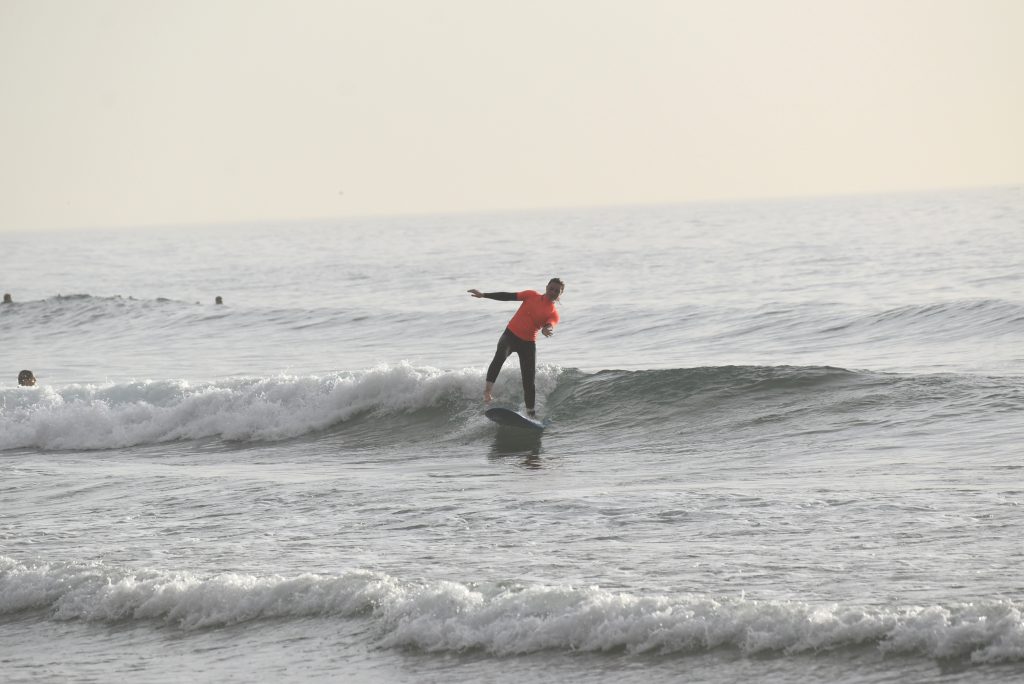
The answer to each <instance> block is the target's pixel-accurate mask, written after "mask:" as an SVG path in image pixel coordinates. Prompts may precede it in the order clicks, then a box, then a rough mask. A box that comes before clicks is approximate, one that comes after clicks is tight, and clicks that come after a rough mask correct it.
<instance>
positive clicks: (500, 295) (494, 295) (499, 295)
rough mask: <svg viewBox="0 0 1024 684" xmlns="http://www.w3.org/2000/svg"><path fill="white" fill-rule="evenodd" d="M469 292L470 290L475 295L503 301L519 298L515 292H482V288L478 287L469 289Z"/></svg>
mask: <svg viewBox="0 0 1024 684" xmlns="http://www.w3.org/2000/svg"><path fill="white" fill-rule="evenodd" d="M467 292H469V294H471V295H473V296H474V297H485V298H487V299H497V300H499V301H502V302H514V301H516V299H517V298H516V293H515V292H481V291H480V290H477V289H473V290H467Z"/></svg>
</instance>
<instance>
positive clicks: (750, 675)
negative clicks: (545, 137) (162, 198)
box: [0, 188, 1024, 683]
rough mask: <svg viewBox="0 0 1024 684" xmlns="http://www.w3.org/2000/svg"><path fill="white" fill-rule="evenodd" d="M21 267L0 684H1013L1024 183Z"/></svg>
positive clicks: (139, 236)
mask: <svg viewBox="0 0 1024 684" xmlns="http://www.w3.org/2000/svg"><path fill="white" fill-rule="evenodd" d="M4 242H5V255H6V258H5V267H4V269H3V273H2V275H0V289H2V291H3V292H9V293H11V295H12V299H13V303H12V304H4V305H0V360H2V364H0V472H2V474H3V477H2V480H0V679H2V680H3V681H11V682H19V681H26V682H27V681H117V680H127V679H131V680H132V681H140V682H176V681H182V680H186V679H191V680H197V681H254V680H256V681H282V680H283V681H339V680H342V681H360V682H371V681H373V682H380V681H387V682H430V681H466V682H476V681H490V682H513V681H514V682H519V681H522V680H523V679H524V678H528V679H533V680H536V681H552V682H554V681H558V682H563V681H579V682H584V681H585V682H594V681H606V682H650V681H666V682H667V681H701V682H715V683H718V682H722V683H724V682H733V681H740V680H755V681H773V682H775V681H777V682H805V681H819V680H831V681H836V682H879V681H922V682H932V681H935V682H941V681H992V682H995V681H1013V680H1016V679H1019V678H1021V677H1024V580H1022V579H1021V575H1020V571H1019V569H1020V567H1021V564H1022V562H1024V547H1022V546H1021V543H1020V539H1021V538H1024V518H1022V515H1021V512H1022V509H1021V506H1022V502H1024V479H1022V476H1024V463H1022V458H1021V457H1022V454H1024V452H1022V449H1021V444H1022V443H1024V352H1022V349H1024V188H994V189H983V190H964V191H946V192H936V193H922V194H915V195H888V196H858V197H837V198H819V199H807V200H776V201H750V202H735V203H720V204H691V205H673V206H637V207H618V208H593V209H578V210H561V211H536V212H518V213H504V214H487V215H449V216H409V217H390V218H366V219H345V220H335V221H327V220H319V221H291V222H279V223H262V224H244V225H219V226H165V227H159V228H137V229H122V230H98V229H97V230H82V231H69V232H60V233H41V234H35V233H17V232H13V233H7V234H5V236H4ZM551 277H560V278H562V279H563V280H564V281H565V282H566V285H567V287H566V291H565V294H564V295H563V298H562V301H561V302H560V303H559V310H560V314H561V318H562V322H561V324H560V325H559V326H558V329H557V331H556V334H555V336H554V337H552V338H550V339H541V340H539V341H538V362H539V365H538V373H537V396H538V409H539V412H540V413H541V415H542V416H543V417H544V418H545V420H546V421H547V422H548V428H547V429H546V430H545V431H544V432H543V434H540V435H538V434H534V433H521V432H519V431H516V430H512V429H504V428H503V429H499V428H498V427H497V426H496V425H494V424H493V423H491V422H490V421H488V420H487V419H486V418H485V417H484V416H483V415H482V409H483V405H482V402H481V396H482V390H483V380H484V370H485V369H486V366H487V364H488V362H489V361H490V357H491V355H492V354H493V351H494V347H495V345H496V343H497V340H498V337H499V335H500V334H501V331H502V329H503V328H504V326H505V324H506V323H507V321H508V319H509V318H510V317H511V316H512V314H513V313H514V311H515V305H514V303H509V302H497V301H492V300H479V299H474V298H472V297H470V296H469V295H468V294H467V292H466V291H467V290H468V289H470V288H479V289H481V290H484V291H514V290H523V289H534V290H542V289H543V287H544V285H545V283H546V282H547V280H548V279H549V278H551ZM216 296H223V299H224V304H223V305H217V304H215V303H214V298H215V297H216ZM22 369H31V370H32V371H33V372H34V373H35V375H36V377H37V378H38V384H37V385H36V386H35V387H19V386H17V381H16V379H17V376H18V372H19V371H20V370H22ZM495 395H496V396H495V401H496V403H498V404H499V405H506V406H510V407H513V408H521V402H522V389H521V386H520V381H519V369H518V365H517V362H516V357H512V359H510V360H509V362H507V363H506V365H505V368H504V370H503V371H502V374H501V376H500V377H499V380H498V383H497V386H496V391H495Z"/></svg>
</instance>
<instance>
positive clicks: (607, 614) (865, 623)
mask: <svg viewBox="0 0 1024 684" xmlns="http://www.w3.org/2000/svg"><path fill="white" fill-rule="evenodd" d="M1022 610H1024V603H1021V602H1017V601H1011V600H991V601H984V602H978V603H966V604H959V603H958V604H952V605H948V606H905V607H896V608H894V607H877V606H873V607H866V606H855V605H837V604H831V605H820V604H810V603H805V602H800V601H753V600H747V599H744V598H712V597H708V596H697V595H692V594H678V595H656V596H637V595H634V594H629V593H624V592H612V591H608V590H604V589H601V588H599V587H574V586H528V587H521V586H512V587H508V586H505V587H502V586H473V585H466V584H461V583H458V582H449V581H434V582H405V581H401V580H399V579H396V578H394V577H390V576H388V575H385V574H383V573H376V572H367V571H359V570H355V571H351V572H347V573H344V574H341V575H334V576H324V575H312V574H304V575H299V576H296V577H290V578H289V577H281V576H278V575H270V576H264V577H259V576H254V575H246V574H236V573H232V574H221V575H213V576H205V577H204V576H200V575H197V574H193V573H169V572H163V571H159V570H146V571H138V572H132V571H127V570H122V569H119V568H113V567H110V566H105V565H101V564H95V563H78V564H76V563H67V564H25V563H19V562H16V561H15V560H13V559H10V558H5V557H0V615H10V614H13V613H18V612H21V611H46V612H48V613H49V614H50V616H51V617H52V618H54V619H58V620H75V619H77V620H90V621H104V622H107V621H123V620H154V621H159V622H163V623H166V624H169V625H174V626H177V627H180V628H182V629H185V630H193V629H200V628H216V627H221V626H225V625H231V624H236V623H240V622H246V621H252V620H260V619H270V618H275V619H279V618H301V617H325V618H329V617H347V618H350V617H357V616H360V617H365V618H366V619H369V620H371V621H372V622H373V623H374V625H375V627H376V629H377V633H378V635H379V645H380V646H383V647H393V648H398V647H415V648H420V649H424V650H428V651H462V650H465V649H481V650H484V651H487V652H490V653H494V654H499V655H511V654H521V653H534V652H537V651H543V650H578V651H607V650H617V649H623V650H627V651H630V652H647V651H655V652H660V653H675V652H693V651H704V650H709V649H714V648H721V647H729V648H735V649H737V650H739V651H741V652H743V653H746V654H756V653H764V652H775V653H783V654H792V653H815V652H823V651H831V650H836V649H842V648H854V647H862V646H875V647H877V648H879V649H881V650H882V651H885V652H891V653H900V654H905V655H921V656H926V657H930V658H937V659H946V658H963V659H968V658H969V659H970V660H971V661H973V662H976V663H992V662H1010V661H1020V660H1024V620H1022Z"/></svg>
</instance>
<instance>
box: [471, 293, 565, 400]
mask: <svg viewBox="0 0 1024 684" xmlns="http://www.w3.org/2000/svg"><path fill="white" fill-rule="evenodd" d="M564 291H565V283H563V282H562V281H561V279H559V278H552V279H551V280H549V281H548V285H547V287H546V288H544V294H540V293H539V292H536V291H535V290H523V291H522V292H481V291H480V290H469V294H471V295H473V296H474V297H485V298H487V299H496V300H498V301H502V302H515V301H520V302H522V304H520V305H519V310H518V311H516V313H515V315H514V316H512V320H510V321H509V322H508V327H506V328H505V332H503V333H502V334H501V337H500V338H498V348H497V350H495V352H494V359H493V360H492V361H491V365H490V366H489V367H488V368H487V381H486V382H485V383H484V402H486V403H490V402H491V398H492V397H491V390H493V389H494V381H495V380H497V379H498V373H500V372H501V367H502V365H504V363H505V359H507V358H508V357H509V356H511V355H512V353H513V352H515V353H516V354H519V368H520V370H521V371H522V374H523V400H524V402H525V403H526V413H527V415H529V416H530V417H531V418H534V417H536V415H537V414H536V412H535V411H534V408H533V405H534V398H535V396H536V390H535V388H534V383H533V380H534V375H535V374H536V372H537V333H538V332H541V333H543V334H544V337H551V336H552V335H554V334H555V326H556V325H558V309H556V308H555V302H557V301H558V298H559V297H561V296H562V292H564Z"/></svg>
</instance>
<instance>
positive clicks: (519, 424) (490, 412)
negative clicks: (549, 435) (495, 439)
mask: <svg viewBox="0 0 1024 684" xmlns="http://www.w3.org/2000/svg"><path fill="white" fill-rule="evenodd" d="M484 415H485V416H487V417H488V418H490V419H491V420H493V421H494V422H495V423H497V424H498V425H504V426H505V427H516V428H523V429H525V430H543V429H544V423H542V422H540V421H539V420H534V419H533V418H527V417H526V416H524V415H523V414H522V413H519V412H518V411H513V410H512V409H508V408H501V407H495V408H489V409H487V410H486V411H484Z"/></svg>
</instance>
